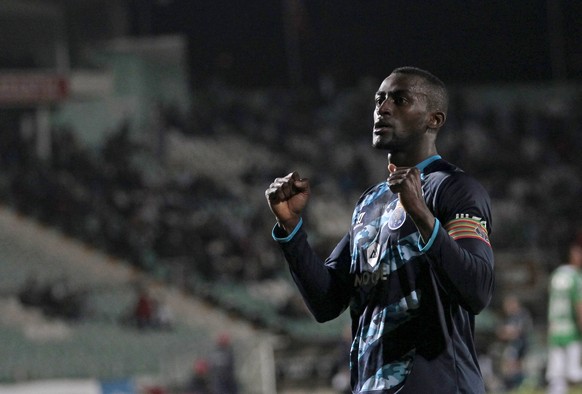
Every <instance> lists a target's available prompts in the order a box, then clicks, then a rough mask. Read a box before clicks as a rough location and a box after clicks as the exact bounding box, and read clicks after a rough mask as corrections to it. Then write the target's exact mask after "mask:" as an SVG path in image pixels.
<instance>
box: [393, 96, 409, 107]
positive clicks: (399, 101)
mask: <svg viewBox="0 0 582 394" xmlns="http://www.w3.org/2000/svg"><path fill="white" fill-rule="evenodd" d="M393 100H394V104H397V105H402V104H406V103H407V102H408V100H406V99H405V98H404V97H400V96H396V97H394V99H393Z"/></svg>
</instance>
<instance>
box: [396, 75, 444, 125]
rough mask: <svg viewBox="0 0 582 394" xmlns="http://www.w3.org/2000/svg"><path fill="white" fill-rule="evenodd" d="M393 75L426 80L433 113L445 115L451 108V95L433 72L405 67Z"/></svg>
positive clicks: (429, 103) (429, 102)
mask: <svg viewBox="0 0 582 394" xmlns="http://www.w3.org/2000/svg"><path fill="white" fill-rule="evenodd" d="M391 74H408V75H415V76H417V77H420V78H422V79H423V80H424V82H425V83H426V85H427V87H428V89H427V90H429V92H428V93H429V94H428V105H429V108H430V110H431V111H442V112H444V113H445V114H446V113H447V110H448V108H449V93H448V91H447V87H446V85H445V83H444V82H443V81H442V80H441V79H440V78H438V77H436V76H435V75H434V74H432V73H431V72H428V71H426V70H423V69H421V68H418V67H412V66H405V67H398V68H395V69H394V70H392V73H391Z"/></svg>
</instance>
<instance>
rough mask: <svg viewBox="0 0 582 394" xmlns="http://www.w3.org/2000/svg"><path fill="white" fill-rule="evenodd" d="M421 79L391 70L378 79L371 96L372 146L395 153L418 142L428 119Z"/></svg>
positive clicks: (421, 137) (405, 150) (422, 135)
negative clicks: (379, 83) (372, 109)
mask: <svg viewBox="0 0 582 394" xmlns="http://www.w3.org/2000/svg"><path fill="white" fill-rule="evenodd" d="M422 82H423V80H422V78H420V77H417V76H415V75H407V74H391V75H390V76H388V78H386V79H385V80H384V81H383V82H382V84H381V85H380V88H379V89H378V92H377V93H376V97H375V103H376V106H375V109H374V128H373V137H372V138H373V139H372V144H373V146H374V147H375V148H378V149H387V150H389V151H390V152H392V153H395V152H407V151H410V149H411V148H412V149H413V148H414V147H415V146H418V145H421V140H422V139H423V138H425V136H426V131H427V127H428V126H427V125H428V122H429V120H430V113H429V111H428V108H427V96H426V94H425V93H424V89H423V84H422Z"/></svg>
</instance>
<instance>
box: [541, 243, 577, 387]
mask: <svg viewBox="0 0 582 394" xmlns="http://www.w3.org/2000/svg"><path fill="white" fill-rule="evenodd" d="M548 347H549V349H548V364H547V370H546V378H547V380H548V394H563V393H567V392H568V385H569V383H580V382H582V360H581V359H582V234H580V235H578V237H576V239H575V240H574V241H573V242H572V243H571V244H570V249H569V257H568V263H567V264H563V265H561V266H559V267H558V268H557V269H556V270H555V271H554V272H553V273H552V275H551V277H550V287H549V305H548Z"/></svg>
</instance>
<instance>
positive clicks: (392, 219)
mask: <svg viewBox="0 0 582 394" xmlns="http://www.w3.org/2000/svg"><path fill="white" fill-rule="evenodd" d="M386 214H387V215H388V228H389V229H390V230H398V229H399V228H400V227H402V225H403V224H404V222H405V221H406V211H405V210H404V207H403V206H402V204H401V203H400V200H399V199H396V200H394V201H392V202H391V203H390V205H388V207H387V208H386Z"/></svg>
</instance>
